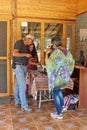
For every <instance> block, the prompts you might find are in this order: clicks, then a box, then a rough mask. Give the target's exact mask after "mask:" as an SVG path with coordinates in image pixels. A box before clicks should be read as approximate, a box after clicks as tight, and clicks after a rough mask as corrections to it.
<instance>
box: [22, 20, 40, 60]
mask: <svg viewBox="0 0 87 130" xmlns="http://www.w3.org/2000/svg"><path fill="white" fill-rule="evenodd" d="M21 31H22V37H24V36H25V35H26V34H28V33H31V34H34V36H35V41H34V43H35V46H36V49H37V54H38V59H39V61H40V55H41V52H40V48H41V47H40V37H41V24H40V23H39V22H22V23H21Z"/></svg>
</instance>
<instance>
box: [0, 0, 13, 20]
mask: <svg viewBox="0 0 87 130" xmlns="http://www.w3.org/2000/svg"><path fill="white" fill-rule="evenodd" d="M0 16H1V17H4V18H9V19H10V18H12V0H0Z"/></svg>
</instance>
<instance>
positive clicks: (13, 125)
mask: <svg viewBox="0 0 87 130" xmlns="http://www.w3.org/2000/svg"><path fill="white" fill-rule="evenodd" d="M29 105H30V107H31V108H32V109H33V112H32V113H25V112H22V111H21V110H20V107H16V106H15V105H14V100H13V99H12V101H11V103H10V104H0V130H87V109H86V108H85V109H77V110H75V111H67V112H66V113H64V114H63V115H64V119H62V120H58V119H53V118H51V117H50V113H51V112H54V111H55V107H54V103H53V102H44V103H42V105H41V109H38V104H37V102H35V101H34V100H33V99H29Z"/></svg>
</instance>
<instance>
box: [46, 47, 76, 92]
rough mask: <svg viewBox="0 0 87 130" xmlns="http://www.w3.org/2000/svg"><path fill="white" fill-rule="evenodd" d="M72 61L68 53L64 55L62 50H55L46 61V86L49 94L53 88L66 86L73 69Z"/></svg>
mask: <svg viewBox="0 0 87 130" xmlns="http://www.w3.org/2000/svg"><path fill="white" fill-rule="evenodd" d="M74 63H75V61H74V59H73V57H72V54H71V53H70V51H67V53H66V54H65V53H64V52H63V50H61V49H56V50H54V51H53V52H52V54H51V55H50V57H49V58H48V59H47V60H46V70H47V74H48V84H49V90H50V92H51V91H52V90H53V89H54V88H55V87H59V88H64V87H67V86H68V83H69V80H70V77H71V74H72V72H73V69H74Z"/></svg>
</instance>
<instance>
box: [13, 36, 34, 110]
mask: <svg viewBox="0 0 87 130" xmlns="http://www.w3.org/2000/svg"><path fill="white" fill-rule="evenodd" d="M33 41H34V36H33V35H31V34H28V35H26V36H25V37H24V38H23V39H21V40H18V41H16V43H15V45H14V50H13V65H12V67H13V69H14V74H15V77H16V86H15V90H14V98H15V105H17V106H18V105H20V104H21V110H22V111H25V112H31V111H32V109H30V108H29V107H28V102H27V100H26V95H25V90H26V82H25V77H26V65H27V64H28V59H29V57H31V55H30V54H29V51H28V46H29V45H30V44H32V43H33Z"/></svg>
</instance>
